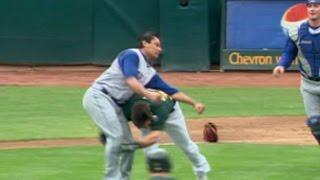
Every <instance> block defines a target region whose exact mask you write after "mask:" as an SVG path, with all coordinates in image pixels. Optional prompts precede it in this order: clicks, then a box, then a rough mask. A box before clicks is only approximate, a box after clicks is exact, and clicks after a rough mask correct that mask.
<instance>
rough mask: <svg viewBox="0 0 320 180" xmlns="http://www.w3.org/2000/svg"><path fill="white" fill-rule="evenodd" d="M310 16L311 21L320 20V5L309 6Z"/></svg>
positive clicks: (312, 4) (311, 4)
mask: <svg viewBox="0 0 320 180" xmlns="http://www.w3.org/2000/svg"><path fill="white" fill-rule="evenodd" d="M307 9H308V16H309V19H310V20H311V21H315V20H320V4H319V3H310V4H307Z"/></svg>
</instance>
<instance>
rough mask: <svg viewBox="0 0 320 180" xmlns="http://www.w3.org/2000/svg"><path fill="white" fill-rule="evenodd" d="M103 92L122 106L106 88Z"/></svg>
mask: <svg viewBox="0 0 320 180" xmlns="http://www.w3.org/2000/svg"><path fill="white" fill-rule="evenodd" d="M101 92H103V94H105V95H107V96H109V97H110V98H111V99H112V100H113V101H114V102H115V103H116V104H117V105H121V103H119V101H118V100H117V99H116V98H114V97H112V96H111V94H110V93H109V92H108V91H107V90H106V89H105V88H102V89H101Z"/></svg>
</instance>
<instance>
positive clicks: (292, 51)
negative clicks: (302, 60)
mask: <svg viewBox="0 0 320 180" xmlns="http://www.w3.org/2000/svg"><path fill="white" fill-rule="evenodd" d="M297 54H298V48H297V46H296V44H295V43H294V42H293V41H292V39H290V38H288V39H287V42H286V46H285V48H284V50H283V52H282V54H281V58H280V61H279V63H278V65H280V66H283V67H285V69H287V68H289V67H290V65H291V63H292V62H293V60H294V59H295V58H296V56H297Z"/></svg>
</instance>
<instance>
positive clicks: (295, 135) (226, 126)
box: [0, 66, 316, 149]
mask: <svg viewBox="0 0 320 180" xmlns="http://www.w3.org/2000/svg"><path fill="white" fill-rule="evenodd" d="M104 69H105V68H104V67H93V66H78V67H68V66H67V67H14V66H13V67H12V66H1V67H0V85H18V86H19V85H28V86H38V85H40V86H52V85H63V86H81V87H87V86H89V85H90V83H91V82H92V81H93V80H94V79H95V78H96V77H97V76H98V75H99V74H100V73H101V72H102V71H103V70H104ZM160 74H161V76H162V77H163V78H164V79H165V80H166V81H167V82H169V83H171V84H174V85H176V86H216V87H298V86H299V74H298V73H287V74H286V75H285V76H282V77H281V78H274V77H272V75H271V72H224V73H222V72H201V73H200V72H196V73H190V72H188V73H187V72H179V73H177V72H175V73H165V72H161V73H160ZM304 119H305V117H304V116H302V117H299V116H291V117H285V116H278V117H245V118H244V117H228V118H212V119H202V120H189V121H187V125H188V127H189V132H190V135H191V137H192V139H193V140H195V141H197V142H202V129H203V125H204V123H205V122H207V121H211V122H214V123H216V124H217V125H218V129H219V140H220V142H222V143H229V142H233V143H234V142H239V143H264V144H316V142H315V141H314V140H313V138H312V136H311V134H310V132H309V130H308V128H307V127H306V126H305V124H304ZM133 132H134V135H135V136H137V130H136V129H134V128H133ZM162 142H163V143H167V142H169V141H168V137H167V136H166V135H164V136H163V138H162ZM97 143H98V141H97V140H96V139H95V138H83V139H67V140H62V139H59V140H49V141H48V140H41V141H21V142H19V141H15V142H1V141H0V149H8V148H26V147H48V146H70V145H92V144H97Z"/></svg>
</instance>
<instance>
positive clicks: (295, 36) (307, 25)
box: [273, 0, 320, 131]
mask: <svg viewBox="0 0 320 180" xmlns="http://www.w3.org/2000/svg"><path fill="white" fill-rule="evenodd" d="M306 5H307V12H308V20H307V21H306V22H304V23H302V24H301V25H300V26H299V27H297V28H295V29H292V30H290V31H289V32H288V34H289V37H288V39H287V42H286V46H285V48H284V51H283V53H282V56H281V59H280V61H279V64H278V65H277V66H276V67H275V68H274V69H273V74H274V75H275V76H276V77H277V76H279V75H281V74H283V73H284V72H285V70H286V69H287V68H288V67H289V66H290V65H291V63H292V61H293V60H294V59H295V58H296V57H298V60H299V69H300V74H301V87H300V91H301V94H302V97H303V102H304V107H305V110H306V113H307V116H308V118H310V117H313V116H319V115H320V71H319V70H320V63H319V62H320V0H307V1H306ZM319 122H320V121H319ZM311 124H317V123H311ZM310 128H311V131H312V129H313V128H312V127H310Z"/></svg>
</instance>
